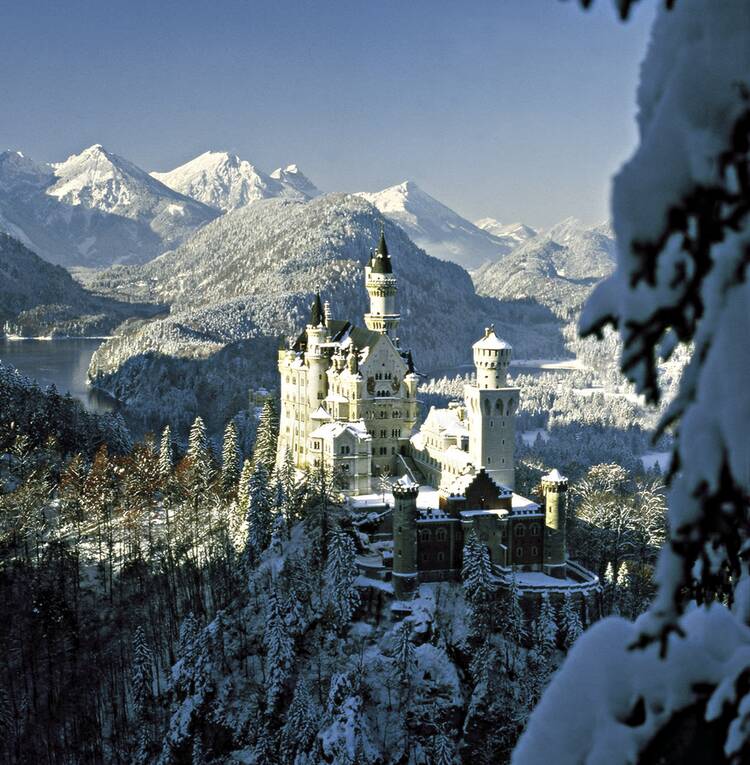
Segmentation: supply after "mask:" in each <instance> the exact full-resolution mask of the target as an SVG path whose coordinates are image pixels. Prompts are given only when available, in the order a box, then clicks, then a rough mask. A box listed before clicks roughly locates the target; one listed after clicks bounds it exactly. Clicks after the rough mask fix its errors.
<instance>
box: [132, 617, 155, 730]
mask: <svg viewBox="0 0 750 765" xmlns="http://www.w3.org/2000/svg"><path fill="white" fill-rule="evenodd" d="M152 661H153V660H152V657H151V649H150V648H149V647H148V643H147V642H146V635H145V633H144V631H143V627H141V626H140V625H139V626H138V627H136V630H135V635H134V636H133V670H132V688H133V711H134V712H135V716H136V719H137V720H138V721H139V722H140V723H142V724H143V723H145V722H146V720H147V718H148V715H149V710H150V705H151V700H152V698H153V691H152Z"/></svg>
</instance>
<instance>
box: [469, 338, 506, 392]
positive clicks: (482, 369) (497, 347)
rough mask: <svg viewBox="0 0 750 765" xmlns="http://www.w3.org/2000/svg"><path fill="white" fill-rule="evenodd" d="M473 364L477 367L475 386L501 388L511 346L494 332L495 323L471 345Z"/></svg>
mask: <svg viewBox="0 0 750 765" xmlns="http://www.w3.org/2000/svg"><path fill="white" fill-rule="evenodd" d="M472 348H473V351H474V366H475V367H476V369H477V387H478V388H483V389H490V390H495V389H497V388H502V387H503V386H504V385H505V381H506V379H507V377H508V367H509V366H510V357H511V352H512V348H511V346H510V344H509V343H506V342H505V340H501V339H500V338H499V337H498V336H497V335H496V334H495V325H494V324H491V325H490V326H489V327H487V328H485V330H484V337H482V338H481V339H480V340H477V342H476V343H474V345H473V346H472Z"/></svg>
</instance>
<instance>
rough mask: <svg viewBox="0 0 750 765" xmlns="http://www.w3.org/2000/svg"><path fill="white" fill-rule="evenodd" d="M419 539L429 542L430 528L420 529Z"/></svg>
mask: <svg viewBox="0 0 750 765" xmlns="http://www.w3.org/2000/svg"><path fill="white" fill-rule="evenodd" d="M419 541H420V542H429V541H430V530H429V529H420V530H419Z"/></svg>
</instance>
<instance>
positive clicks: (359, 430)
mask: <svg viewBox="0 0 750 765" xmlns="http://www.w3.org/2000/svg"><path fill="white" fill-rule="evenodd" d="M344 432H349V433H351V434H352V435H353V436H354V437H355V438H358V439H360V440H362V441H369V440H370V439H371V436H370V434H369V433H368V432H367V428H366V427H365V423H364V422H363V421H362V420H359V421H357V422H326V423H325V424H323V425H321V426H320V427H319V428H316V429H315V430H313V432H312V433H310V437H311V438H322V439H325V438H338V437H339V436H340V435H342V433H344Z"/></svg>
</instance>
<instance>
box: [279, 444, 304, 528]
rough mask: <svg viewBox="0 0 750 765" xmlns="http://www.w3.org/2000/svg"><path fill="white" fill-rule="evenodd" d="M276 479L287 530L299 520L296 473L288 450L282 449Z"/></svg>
mask: <svg viewBox="0 0 750 765" xmlns="http://www.w3.org/2000/svg"><path fill="white" fill-rule="evenodd" d="M277 477H278V479H279V483H280V484H281V486H282V488H283V490H284V505H283V508H282V512H283V513H284V519H285V520H286V525H287V529H290V530H291V528H292V525H293V524H294V523H296V522H297V521H298V520H300V509H299V505H300V497H299V496H298V494H299V493H298V487H297V471H296V469H295V467H294V460H293V459H292V453H291V452H290V451H289V449H284V456H283V458H282V460H281V463H280V464H279V466H278V468H277Z"/></svg>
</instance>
